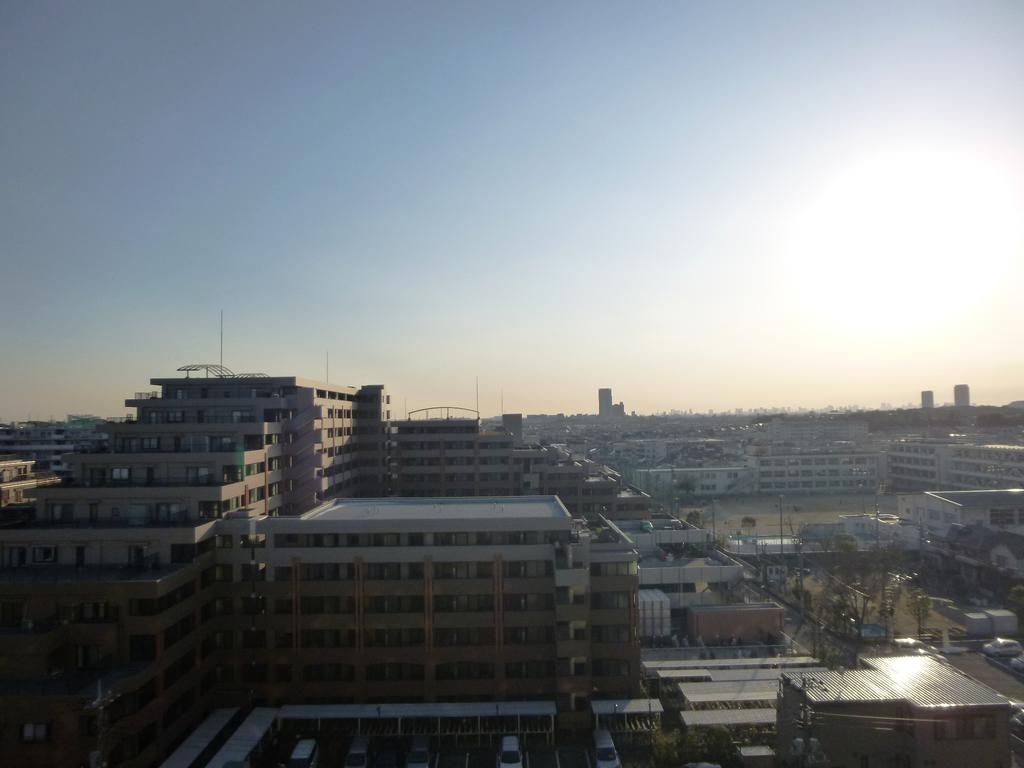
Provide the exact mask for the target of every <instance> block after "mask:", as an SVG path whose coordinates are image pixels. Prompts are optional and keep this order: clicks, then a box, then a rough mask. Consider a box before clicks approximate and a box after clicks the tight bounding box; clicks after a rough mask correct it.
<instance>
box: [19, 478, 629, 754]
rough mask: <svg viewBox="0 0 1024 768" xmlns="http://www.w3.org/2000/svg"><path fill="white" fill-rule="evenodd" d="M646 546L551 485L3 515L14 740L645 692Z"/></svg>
mask: <svg viewBox="0 0 1024 768" xmlns="http://www.w3.org/2000/svg"><path fill="white" fill-rule="evenodd" d="M637 557H638V555H637V552H636V550H635V548H634V547H633V546H632V544H631V543H630V542H629V541H628V540H626V539H624V538H623V537H616V536H613V535H610V533H609V531H608V530H606V531H604V532H603V533H602V534H601V536H600V537H597V536H593V535H591V533H590V532H589V530H588V529H587V528H586V526H585V524H584V523H582V521H578V520H573V519H572V517H571V515H570V514H569V513H568V511H567V510H566V509H565V507H564V506H563V505H562V504H561V503H560V502H559V501H558V500H557V499H555V498H549V497H543V498H542V497H535V498H524V497H519V498H485V497H480V498H474V499H373V500H335V501H331V502H325V503H324V504H322V505H320V506H318V507H317V508H315V509H313V510H311V511H308V512H306V513H304V514H302V515H299V516H292V517H267V516H261V517H258V518H256V517H245V516H237V517H235V516H232V515H228V516H226V517H222V518H220V519H205V518H201V519H195V518H193V519H189V520H187V521H185V522H184V523H182V524H179V525H172V526H168V525H167V524H166V523H163V522H161V521H159V520H152V519H142V520H128V519H126V518H125V517H123V516H113V515H112V514H111V512H110V510H108V509H104V510H103V512H102V516H101V517H99V518H97V519H90V518H88V517H86V518H82V519H71V520H68V519H62V518H59V517H58V518H56V519H48V518H47V519H40V520H35V521H30V522H27V523H25V524H24V525H22V526H21V527H18V528H9V529H0V563H2V567H0V713H2V717H3V720H4V722H5V723H7V724H8V727H5V728H3V729H0V754H2V755H3V756H4V762H5V763H10V764H12V765H15V764H19V763H23V762H32V763H34V764H37V765H47V766H54V767H55V768H77V766H79V765H80V764H81V763H83V762H86V761H88V760H89V759H90V755H91V754H95V753H96V752H97V750H99V751H101V752H102V757H103V759H105V760H106V762H107V764H108V765H109V766H112V768H135V767H136V766H137V767H139V768H141V767H142V766H150V765H153V764H155V763H156V762H157V761H159V760H160V759H161V758H162V757H164V756H165V755H166V754H167V753H168V752H169V751H170V750H171V749H172V748H173V747H174V746H175V744H176V743H177V742H179V741H180V740H181V739H182V738H183V737H184V735H185V734H186V733H188V731H189V729H191V728H192V727H193V726H195V725H196V723H198V722H199V721H200V720H201V719H202V718H203V717H204V716H205V714H206V713H208V712H209V711H210V709H212V708H213V707H214V706H242V705H248V704H254V705H257V706H258V705H263V704H266V705H273V706H279V705H283V704H313V703H344V702H355V703H383V702H395V701H402V702H443V701H479V700H486V701H495V700H499V701H500V700H515V699H522V698H526V699H532V700H538V699H546V700H550V701H554V702H555V703H556V704H557V707H558V713H559V714H558V719H559V724H560V725H561V726H562V727H579V728H585V727H588V726H589V724H590V722H591V714H590V711H589V705H590V700H591V699H592V698H594V697H606V698H607V697H614V698H622V697H631V696H635V695H636V694H637V693H638V692H639V680H640V669H639V646H638V640H637V630H636V627H637V615H636V614H637V582H638V566H637Z"/></svg>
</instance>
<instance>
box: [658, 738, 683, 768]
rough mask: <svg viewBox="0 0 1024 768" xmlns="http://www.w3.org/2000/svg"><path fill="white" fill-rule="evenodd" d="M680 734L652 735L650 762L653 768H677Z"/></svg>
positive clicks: (680, 748) (678, 763)
mask: <svg viewBox="0 0 1024 768" xmlns="http://www.w3.org/2000/svg"><path fill="white" fill-rule="evenodd" d="M682 743H683V739H682V734H681V733H680V732H679V731H668V732H666V731H659V732H658V733H656V734H654V744H653V745H652V746H651V761H652V762H653V763H654V768H679V765H680V764H681V762H682V761H681V760H680V756H681V753H682Z"/></svg>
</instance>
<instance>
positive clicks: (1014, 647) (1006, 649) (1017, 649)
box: [981, 637, 1024, 656]
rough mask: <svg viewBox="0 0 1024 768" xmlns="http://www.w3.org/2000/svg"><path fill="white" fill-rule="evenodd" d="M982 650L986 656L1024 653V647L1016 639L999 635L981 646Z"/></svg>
mask: <svg viewBox="0 0 1024 768" xmlns="http://www.w3.org/2000/svg"><path fill="white" fill-rule="evenodd" d="M981 652H982V653H984V654H985V655H986V656H1020V655H1021V654H1022V653H1024V647H1021V644H1020V643H1018V642H1017V641H1016V640H1010V639H1009V638H1006V637H997V638H996V639H995V640H993V641H992V642H991V643H985V644H984V645H983V646H981Z"/></svg>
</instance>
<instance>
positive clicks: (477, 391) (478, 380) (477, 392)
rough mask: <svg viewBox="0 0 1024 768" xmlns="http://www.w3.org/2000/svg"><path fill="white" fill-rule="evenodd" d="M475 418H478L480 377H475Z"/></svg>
mask: <svg viewBox="0 0 1024 768" xmlns="http://www.w3.org/2000/svg"><path fill="white" fill-rule="evenodd" d="M476 418H477V421H479V420H480V377H479V376H477V377H476Z"/></svg>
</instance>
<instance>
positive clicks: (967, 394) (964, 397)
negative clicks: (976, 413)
mask: <svg viewBox="0 0 1024 768" xmlns="http://www.w3.org/2000/svg"><path fill="white" fill-rule="evenodd" d="M970 404H971V388H970V387H969V386H967V385H966V384H957V385H956V386H955V387H953V405H955V406H956V407H957V408H966V407H967V406H969V405H970Z"/></svg>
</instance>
